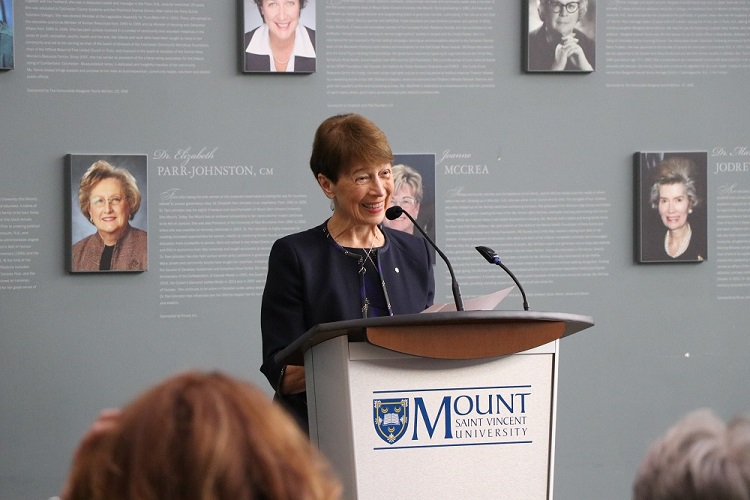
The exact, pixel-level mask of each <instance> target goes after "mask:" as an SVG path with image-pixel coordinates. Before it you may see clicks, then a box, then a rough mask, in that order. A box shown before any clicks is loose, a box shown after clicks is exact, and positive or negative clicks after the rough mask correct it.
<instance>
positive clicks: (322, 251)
mask: <svg viewBox="0 0 750 500" xmlns="http://www.w3.org/2000/svg"><path fill="white" fill-rule="evenodd" d="M325 227H326V223H323V224H321V225H320V226H318V227H315V228H312V229H308V230H306V231H303V232H301V233H296V234H292V235H289V236H285V237H283V238H281V239H279V240H277V241H276V242H275V243H274V244H273V247H272V248H271V253H270V256H269V259H268V277H267V278H266V286H265V289H264V291H263V301H262V305H261V315H260V321H261V332H262V336H263V365H262V366H261V371H262V372H263V374H264V375H265V376H266V378H268V381H269V382H270V383H271V385H272V386H273V387H274V389H278V388H277V383H278V378H279V374H280V372H281V368H282V366H281V365H280V364H278V363H276V362H275V361H274V359H273V358H274V356H275V355H276V353H278V352H279V351H281V350H282V349H284V348H285V347H287V346H288V345H289V344H291V343H292V342H294V341H295V340H296V339H297V338H299V337H300V336H302V335H303V334H304V333H305V332H306V331H307V330H309V329H310V328H312V327H313V326H315V325H317V324H319V323H329V322H333V321H342V320H349V319H358V318H361V317H362V303H361V291H360V280H359V273H358V272H359V269H360V267H361V266H360V264H359V262H358V260H357V259H354V258H352V257H350V256H347V255H345V254H344V253H342V252H341V250H339V249H338V248H337V247H336V246H335V245H334V244H333V241H332V240H331V238H329V237H328V233H327V231H326V230H325ZM381 229H382V230H383V233H384V234H385V237H386V242H385V245H384V246H383V247H381V248H379V249H378V259H379V263H380V268H381V271H382V278H383V280H384V281H385V284H386V290H387V293H388V296H389V298H390V303H391V308H392V310H393V314H409V313H418V312H421V311H423V310H424V309H425V308H427V307H429V306H431V305H432V302H433V299H434V295H435V277H434V274H433V267H432V264H431V259H430V251H429V248H430V247H429V246H428V245H429V244H428V243H427V241H426V240H424V239H423V238H418V237H416V236H413V235H411V234H407V233H404V232H402V231H397V230H394V229H389V228H385V227H382V226H381ZM298 416H300V417H303V418H304V420H306V419H307V415H306V414H305V415H298Z"/></svg>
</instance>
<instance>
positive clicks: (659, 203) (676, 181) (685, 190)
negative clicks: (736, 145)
mask: <svg viewBox="0 0 750 500" xmlns="http://www.w3.org/2000/svg"><path fill="white" fill-rule="evenodd" d="M707 168H708V153H707V152H695V151H686V152H641V153H636V155H635V169H636V179H637V182H636V189H637V192H638V197H637V199H638V201H637V206H638V215H637V226H638V229H637V237H636V252H637V260H638V262H641V263H647V262H703V261H705V260H706V259H708V231H707V206H706V205H707V186H706V182H707Z"/></svg>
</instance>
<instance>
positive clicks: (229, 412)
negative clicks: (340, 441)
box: [61, 372, 341, 500]
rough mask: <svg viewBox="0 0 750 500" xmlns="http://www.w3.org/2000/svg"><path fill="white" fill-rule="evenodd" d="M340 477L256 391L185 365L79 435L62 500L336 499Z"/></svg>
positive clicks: (105, 415) (282, 411)
mask: <svg viewBox="0 0 750 500" xmlns="http://www.w3.org/2000/svg"><path fill="white" fill-rule="evenodd" d="M340 495H341V486H340V483H339V482H338V481H337V480H336V479H335V478H334V477H333V476H332V473H331V471H330V469H329V467H328V464H327V462H326V461H325V460H324V459H323V458H322V456H321V455H320V454H319V453H318V452H317V450H315V449H314V448H313V446H312V445H311V444H310V442H309V441H308V439H307V437H306V436H305V435H304V434H303V433H302V431H301V430H300V429H299V427H298V426H297V425H296V424H295V423H294V421H293V420H292V419H291V417H290V416H289V415H287V414H286V413H285V411H284V410H283V409H281V408H280V407H279V406H278V405H277V404H275V403H273V402H272V401H271V400H270V399H269V398H268V397H267V396H266V395H265V394H263V393H262V392H261V391H260V390H259V389H257V388H256V387H254V386H251V385H250V384H248V383H245V382H240V381H238V380H235V379H233V378H231V377H228V376H226V375H223V374H220V373H202V372H188V373H184V374H181V375H176V376H174V377H172V378H169V379H167V380H165V381H164V382H162V383H160V384H158V385H157V386H155V387H154V388H152V389H150V390H148V391H146V392H145V393H144V394H143V395H141V396H140V397H138V398H137V399H136V400H135V401H133V402H132V403H130V404H129V405H128V406H126V407H125V408H124V409H123V410H122V411H120V412H111V411H110V412H105V413H103V414H102V415H100V419H99V420H98V421H97V422H96V423H95V424H94V426H93V427H92V429H91V430H90V431H89V433H88V435H87V436H86V437H85V438H84V440H83V441H82V443H81V445H80V447H79V449H78V451H77V453H76V455H75V457H74V461H73V466H72V470H71V474H70V477H69V480H68V484H67V485H66V487H65V491H64V492H63V494H62V495H61V497H62V499H63V500H78V499H95V500H98V499H107V500H118V499H138V500H141V499H143V500H146V499H148V500H152V499H153V500H157V499H158V500H177V499H179V500H188V499H191V500H192V499H195V500H224V499H231V500H250V499H289V500H292V499H294V500H300V499H301V500H322V499H326V500H327V499H337V498H340Z"/></svg>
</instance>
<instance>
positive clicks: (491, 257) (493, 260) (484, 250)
mask: <svg viewBox="0 0 750 500" xmlns="http://www.w3.org/2000/svg"><path fill="white" fill-rule="evenodd" d="M475 248H476V249H477V252H479V253H480V254H482V257H484V258H485V259H487V262H489V263H490V264H497V263H498V262H499V261H500V257H498V256H497V253H495V251H494V250H493V249H491V248H490V247H475Z"/></svg>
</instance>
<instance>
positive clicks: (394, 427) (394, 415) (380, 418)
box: [373, 399, 409, 444]
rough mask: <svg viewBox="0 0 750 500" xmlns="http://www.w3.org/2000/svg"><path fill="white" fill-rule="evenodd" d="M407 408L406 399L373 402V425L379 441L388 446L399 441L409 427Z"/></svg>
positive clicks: (376, 400)
mask: <svg viewBox="0 0 750 500" xmlns="http://www.w3.org/2000/svg"><path fill="white" fill-rule="evenodd" d="M408 406H409V400H408V399H375V400H373V416H374V422H373V423H374V424H375V432H376V433H377V434H378V436H380V439H382V440H383V441H385V442H386V443H388V444H393V443H395V442H396V441H398V440H399V439H401V437H402V436H403V435H404V434H405V433H406V428H407V427H408V426H409V415H408V412H407V410H408Z"/></svg>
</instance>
